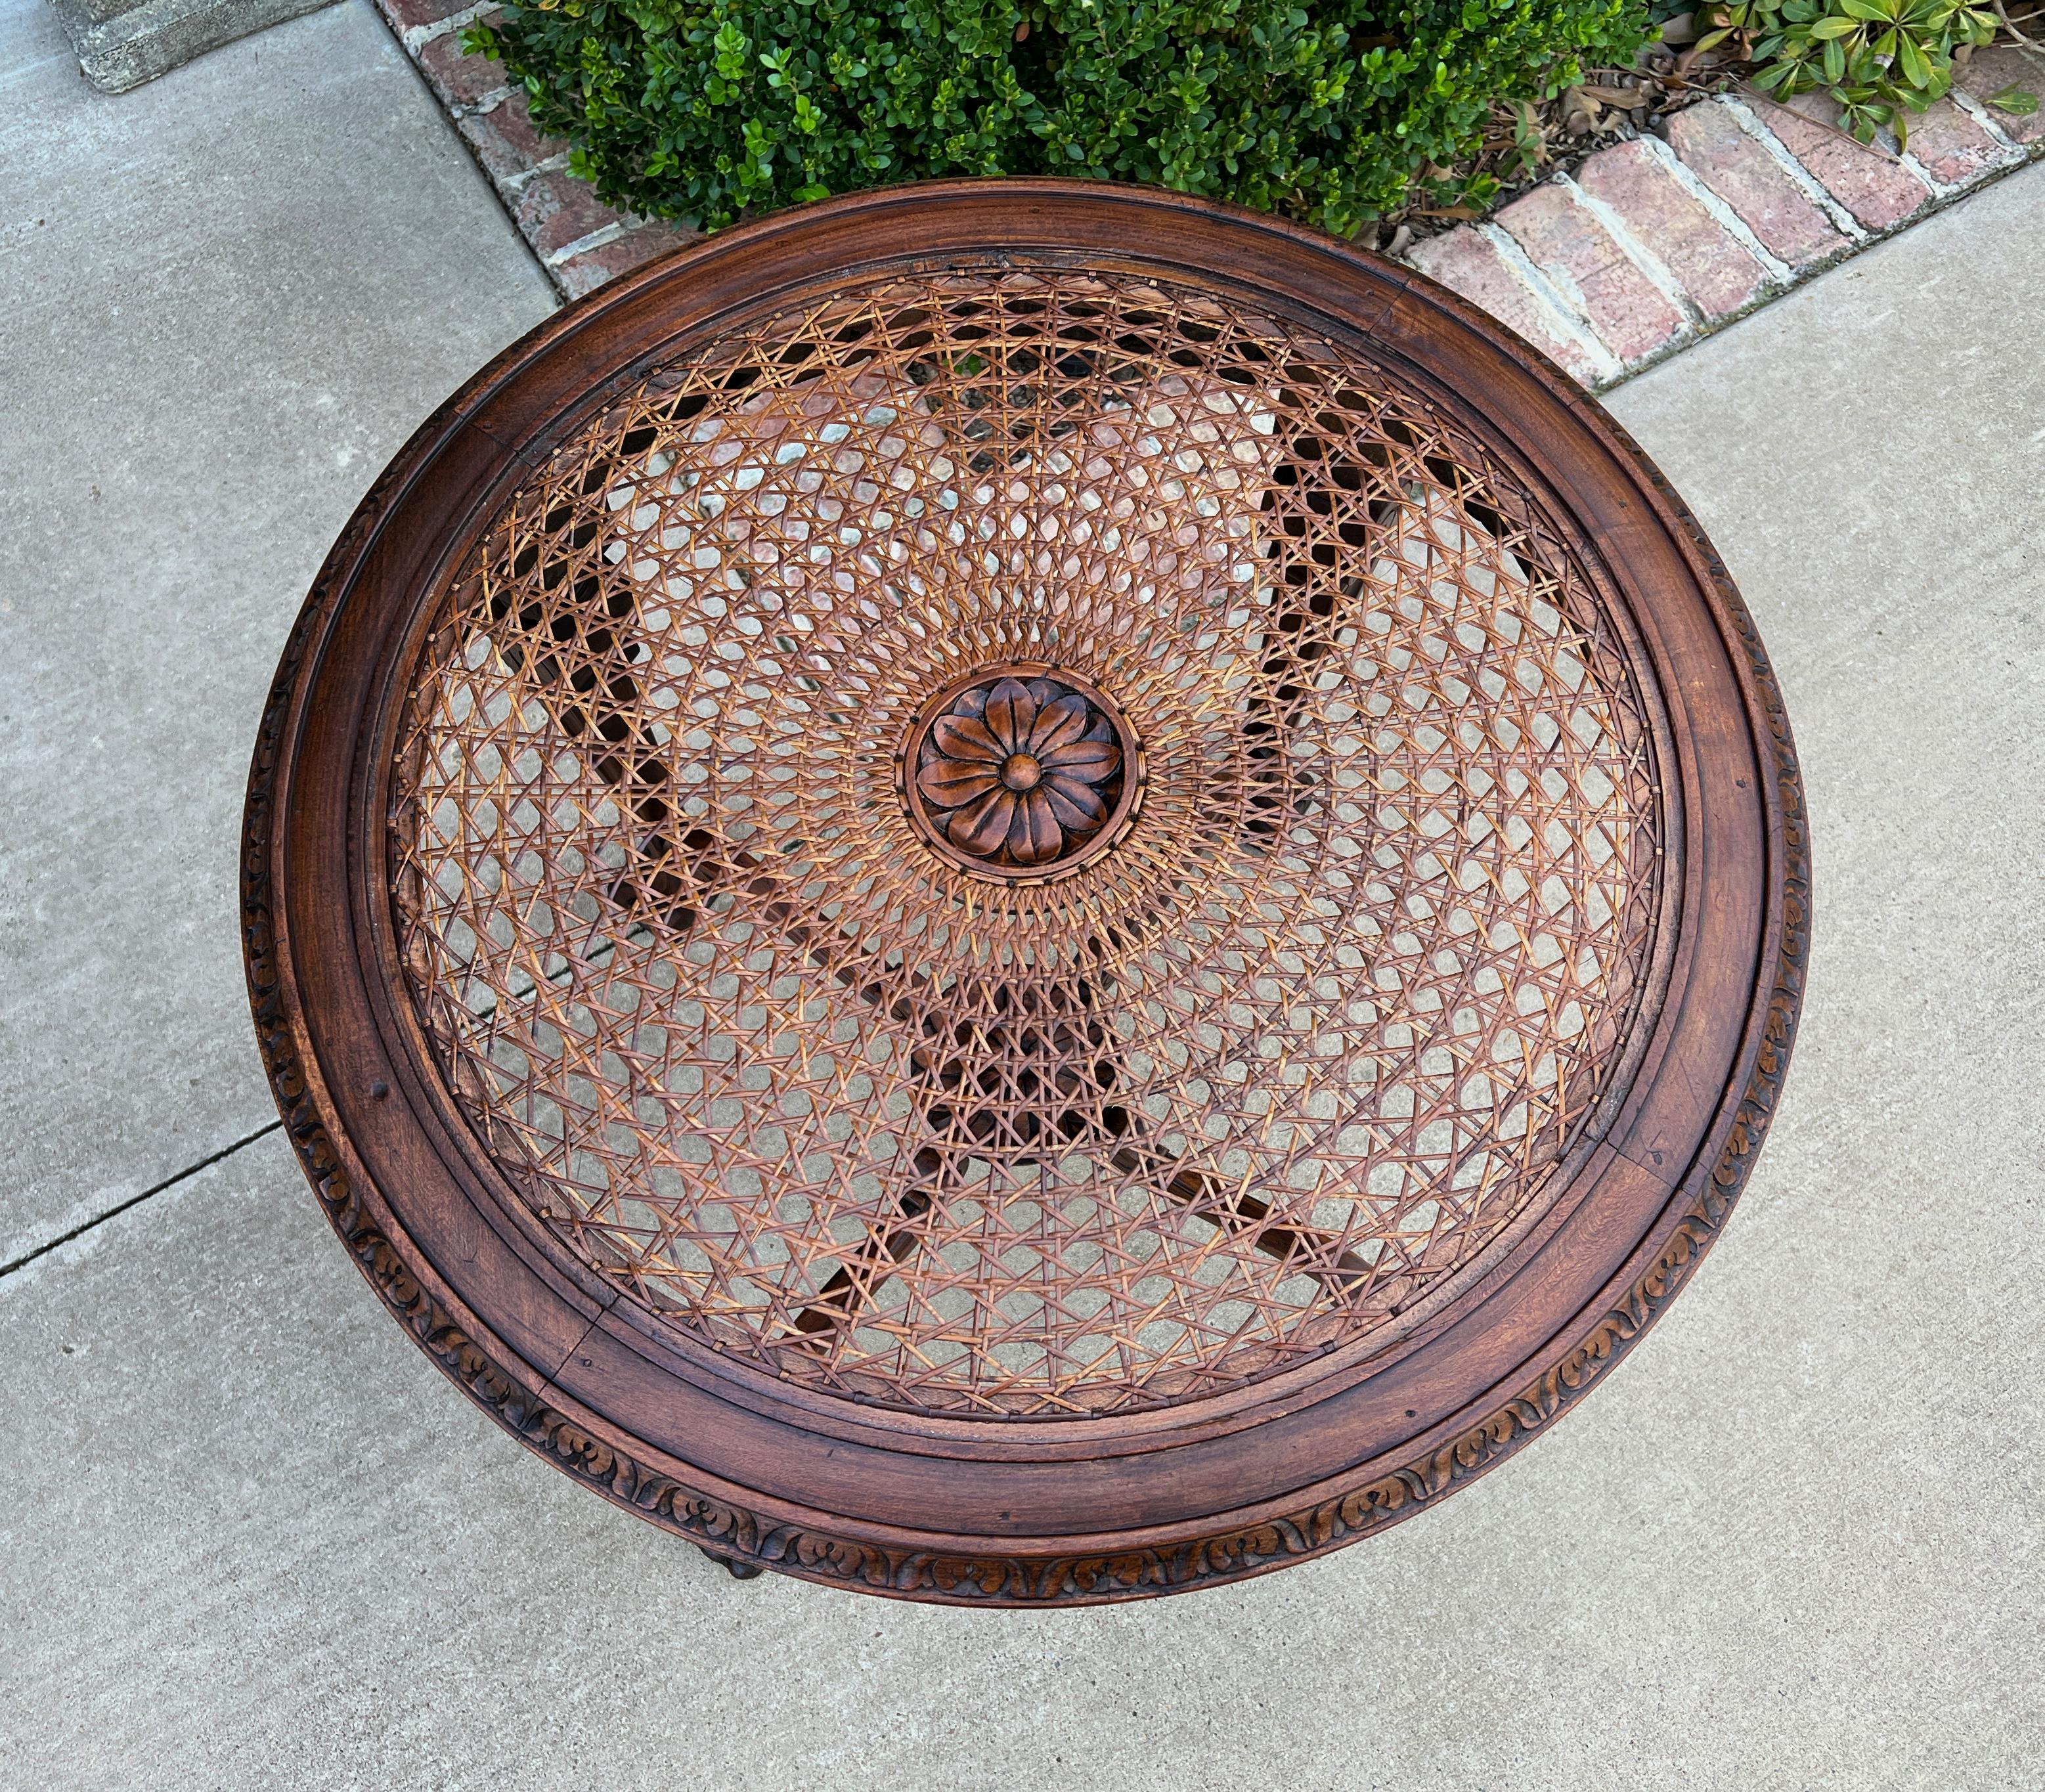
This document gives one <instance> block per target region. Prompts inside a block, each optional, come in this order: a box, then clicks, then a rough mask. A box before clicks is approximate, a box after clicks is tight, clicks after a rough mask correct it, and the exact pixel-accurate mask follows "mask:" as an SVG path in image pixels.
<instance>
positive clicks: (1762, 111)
mask: <svg viewBox="0 0 2045 1792" xmlns="http://www.w3.org/2000/svg"><path fill="white" fill-rule="evenodd" d="M2011 86H2024V87H2029V88H2030V89H2031V90H2032V91H2033V92H2041V91H2045V69H2041V68H2039V67H2037V66H2035V65H2034V64H2032V63H2029V62H2028V61H2027V60H2025V59H2024V57H2022V56H2020V54H2019V53H2018V52H2016V50H2014V49H2012V48H2007V47H2005V46H2001V45H1997V46H1995V47H1993V48H1989V49H1985V50H1981V51H1978V52H1976V53H1975V55H1974V58H1973V60H1971V61H1970V63H1968V64H1967V65H1966V67H1964V68H1963V69H1962V70H1961V71H1960V74H1959V78H1958V80H1957V81H1956V82H1955V83H1954V91H1953V94H1952V97H1951V98H1948V99H1943V100H1941V101H1939V102H1938V104H1936V105H1935V106H1933V107H1932V108H1931V110H1930V111H1928V112H1927V113H1925V114H1924V117H1921V118H1920V119H1917V120H1916V121H1913V122H1912V125H1911V127H1910V147H1909V149H1908V152H1904V153H1900V154H1899V153H1898V152H1897V151H1896V149H1895V147H1894V144H1893V140H1892V141H1890V142H1889V143H1887V144H1885V145H1883V146H1882V147H1880V148H1862V146H1861V145H1860V144H1857V143H1855V142H1854V141H1853V140H1851V138H1850V137H1847V136H1845V135H1844V134H1843V133H1841V132H1840V131H1839V130H1838V129H1837V128H1836V118H1837V109H1836V108H1835V107H1834V106H1831V102H1828V101H1826V100H1824V99H1822V98H1819V97H1818V96H1817V95H1816V94H1807V95H1805V96H1804V97H1803V98H1799V99H1796V100H1793V101H1791V102H1789V104H1788V105H1787V106H1776V105H1772V104H1770V102H1767V101H1766V100H1762V99H1761V98H1758V97H1755V96H1747V97H1738V96H1734V95H1731V94H1725V95H1719V96H1716V97H1714V98H1710V99H1706V100H1704V101H1701V102H1699V103H1698V104H1697V105H1696V106H1691V107H1689V108H1688V109H1687V110H1684V111H1681V112H1678V113H1674V114H1673V115H1672V116H1671V117H1669V118H1668V119H1667V120H1666V124H1665V127H1664V128H1665V130H1666V136H1663V137H1645V136H1643V137H1636V138H1635V139H1633V140H1631V141H1628V142H1624V143H1616V144H1612V146H1611V147H1609V148H1605V149H1600V150H1599V151H1597V152H1596V153H1595V154H1594V155H1592V156H1589V158H1588V159H1587V160H1585V162H1584V163H1583V164H1582V165H1581V167H1578V168H1577V171H1575V173H1574V174H1573V175H1558V176H1557V177H1556V178H1555V179H1554V180H1552V181H1550V182H1547V183H1544V184H1543V185H1542V186H1540V187H1536V188H1535V189H1534V190H1533V191H1532V192H1531V193H1526V194H1522V195H1521V196H1520V197H1519V198H1516V199H1515V200H1514V201H1513V202H1512V203H1511V204H1510V205H1508V206H1504V207H1502V208H1501V209H1500V210H1499V211H1498V213H1496V215H1495V216H1493V217H1491V218H1489V219H1488V220H1486V221H1484V222H1482V223H1479V224H1465V225H1458V226H1457V227H1456V228H1455V229H1454V230H1451V231H1449V232H1447V233H1446V234H1444V235H1442V236H1435V237H1431V238H1430V239H1429V240H1427V241H1426V242H1424V243H1420V244H1415V247H1414V248H1412V250H1411V252H1409V253H1408V256H1407V259H1408V260H1409V261H1410V262H1411V263H1412V264H1413V265H1414V266H1415V267H1417V268H1419V270H1420V271H1421V272H1423V274H1428V275H1432V276H1433V277H1434V278H1435V279H1438V280H1439V281H1441V282H1442V283H1443V284H1444V285H1446V286H1453V287H1454V289H1455V290H1457V291H1458V292H1459V293H1461V294H1463V296H1464V297H1465V298H1468V299H1470V300H1472V301H1473V302H1475V303H1476V304H1478V305H1481V306H1483V307H1484V309H1485V310H1487V311H1488V312H1490V313H1491V314H1492V316H1493V317H1496V318H1498V319H1499V320H1500V321H1501V322H1503V323H1505V324H1507V325H1510V326H1511V327H1512V329H1515V330H1517V331H1518V332H1519V333H1520V334H1521V335H1522V336H1525V337H1526V338H1527V340H1529V341H1531V342H1532V343H1534V344H1535V345H1536V346H1537V347H1539V348H1542V349H1543V350H1545V351H1546V352H1547V353H1548V354H1550V355H1551V356H1554V359H1555V360H1558V361H1559V362H1560V363H1562V365H1563V366H1564V367H1566V368H1568V369H1569V371H1570V372H1571V373H1572V374H1573V375H1575V376H1576V377H1577V379H1580V380H1581V381H1582V382H1583V383H1584V384H1585V385H1586V386H1589V387H1591V388H1592V390H1600V391H1601V390H1604V389H1605V388H1606V387H1608V386H1614V385H1616V384H1617V383H1619V381H1620V380H1622V379H1625V378H1626V377H1627V375H1629V374H1632V373H1637V372H1638V371H1640V369H1641V368H1643V367H1648V366H1650V365H1651V364H1652V363H1654V362H1656V361H1658V360H1661V359H1662V357H1663V356H1666V355H1669V354H1671V353H1673V352H1674V351H1676V350H1677V349H1678V348H1682V347H1684V346H1685V344H1689V343H1691V342H1694V341H1696V340H1697V339H1698V338H1699V337H1700V336H1707V335H1708V334H1710V333H1711V332H1712V331H1713V330H1716V329H1719V328H1720V327H1721V326H1722V325H1725V324H1727V323H1730V322H1731V321H1732V320H1733V319H1734V318H1735V317H1743V316H1745V315H1746V313H1747V312H1749V311H1751V310H1754V308H1755V307H1756V306H1759V305H1764V304H1766V302H1768V301H1769V300H1770V299H1771V298H1775V297H1776V296H1777V295H1778V294H1781V293H1783V292H1785V291H1787V290H1789V288H1790V287H1791V286H1796V285H1797V284H1799V283H1801V282H1802V281H1804V280H1805V279H1808V278H1809V277H1810V276H1811V275H1813V274H1816V273H1817V272H1819V271H1821V270H1822V269H1824V268H1827V267H1831V266H1832V265H1833V264H1834V263H1835V262H1839V261H1842V260H1845V259H1846V258H1847V256H1851V255H1854V254H1857V253H1858V252H1859V251H1861V250H1862V249H1864V248H1867V247H1868V246H1869V245H1870V244H1873V243H1875V242H1877V241H1879V240H1881V238H1883V237H1885V236H1889V235H1892V234H1893V233H1895V232H1896V231H1897V230H1900V229H1903V228H1904V226H1905V225H1909V224H1912V223H1914V222H1915V221H1916V220H1917V219H1919V218H1920V217H1924V216H1926V215H1928V213H1931V212H1933V211H1935V210H1938V209H1939V207H1940V206H1944V205H1946V204H1947V203H1948V202H1951V200H1953V199H1955V198H1958V197H1959V196H1960V195H1961V194H1963V193H1966V192H1968V191H1969V190H1971V189H1973V188H1974V187H1978V186H1980V185H1981V183H1983V182H1985V181H1989V180H1992V179H1995V178H1996V177H1997V175H2002V174H2005V173H2007V172H2008V171H2010V170H2011V169H2012V168H2016V167H2022V166H2023V165H2024V163H2026V162H2029V161H2035V160H2039V159H2041V158H2045V111H2041V112H2035V113H2031V114H2029V115H2028V116H2027V117H2010V116H2007V115H2005V114H2003V113H1997V112H1993V111H1991V110H1989V107H1988V106H1987V105H1986V104H1985V102H1986V100H1987V98H1988V96H1989V94H1994V93H1997V92H2000V91H2001V90H2002V89H2003V88H2005V87H2011ZM1828 126H1831V127H1833V128H1831V129H1827V127H1828Z"/></svg>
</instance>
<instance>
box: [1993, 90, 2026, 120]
mask: <svg viewBox="0 0 2045 1792" xmlns="http://www.w3.org/2000/svg"><path fill="white" fill-rule="evenodd" d="M1988 102H1989V105H1990V106H1993V107H1994V108H1995V109H1996V110H1997V111H1998V112H2006V113H2008V114H2009V116H2010V117H2012V118H2028V117H2030V116H2031V114H2032V113H2034V112H2035V111H2036V110H2038V96H2037V94H2034V93H2033V92H2032V90H2030V89H2029V88H2028V87H2016V86H2011V87H2005V88H2004V89H2003V90H2001V92H2000V93H1993V94H1989V96H1988Z"/></svg>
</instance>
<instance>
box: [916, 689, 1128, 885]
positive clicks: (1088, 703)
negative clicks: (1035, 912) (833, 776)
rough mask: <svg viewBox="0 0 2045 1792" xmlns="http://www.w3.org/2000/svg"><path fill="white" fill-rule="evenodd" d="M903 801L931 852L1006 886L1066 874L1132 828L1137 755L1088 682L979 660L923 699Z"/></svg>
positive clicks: (1124, 725) (1117, 715) (1115, 712)
mask: <svg viewBox="0 0 2045 1792" xmlns="http://www.w3.org/2000/svg"><path fill="white" fill-rule="evenodd" d="M901 758H902V772H903V783H902V791H903V806H904V807H905V808H906V809H907V811H908V813H909V816H910V818H911V821H913V822H914V823H915V826H916V829H917V831H918V832H919V834H921V836H922V838H923V840H925V842H926V844H928V845H929V846H930V849H931V850H932V851H933V852H935V853H937V854H938V856H940V857H941V858H942V859H945V860H946V861H947V862H948V863H951V864H953V865H954V866H956V867H958V868H959V869H960V870H962V871H969V872H971V873H972V874H973V875H976V876H980V877H988V878H995V879H1000V880H1002V881H1003V882H1014V883H1027V882H1038V883H1041V882H1044V881H1046V880H1047V879H1053V878H1059V877H1063V876H1065V875H1069V873H1071V872H1073V871H1076V870H1078V869H1079V868H1080V867H1081V866H1082V865H1084V864H1087V863H1090V862H1092V860H1094V859H1098V858H1099V857H1100V856H1101V855H1102V854H1103V853H1104V852H1107V851H1108V850H1109V849H1110V848H1111V847H1113V846H1114V845H1115V843H1116V842H1117V841H1118V840H1120V839H1122V838H1123V836H1124V835H1125V834H1126V833H1127V832H1128V829H1129V826H1130V823H1131V822H1132V821H1134V819H1135V815H1136V810H1137V807H1138V804H1139V802H1141V799H1142V786H1143V775H1142V751H1141V748H1139V747H1138V743H1137V740H1136V737H1135V735H1134V733H1133V732H1132V731H1131V730H1130V726H1129V724H1128V722H1127V721H1126V719H1125V718H1124V717H1123V713H1122V712H1121V710H1120V709H1119V707H1118V706H1116V705H1115V703H1114V702H1112V701H1111V699H1110V698H1108V697H1107V696H1106V695H1105V694H1103V692H1102V691H1101V690H1099V689H1098V688H1097V687H1096V686H1095V685H1094V684H1092V683H1091V682H1090V681H1089V680H1088V679H1084V678H1083V677H1081V676H1080V675H1079V674H1077V673H1076V672H1073V671H1069V670H1066V669H1062V668H1058V667H1049V666H1042V665H1028V664H1020V663H1019V664H1011V665H1006V666H997V667H983V668H980V670H977V671H973V672H971V673H969V674H968V675H966V676H965V677H964V678H962V679H955V680H953V682H952V683H949V684H948V685H946V686H945V687H944V689H943V690H940V691H939V692H938V694H937V695H936V696H935V697H934V698H931V699H930V701H929V702H926V703H925V704H924V705H923V706H922V709H919V711H918V712H917V713H916V715H915V718H914V720H913V721H912V722H911V725H910V728H909V730H908V733H907V736H906V737H905V739H904V742H903V750H902V755H901Z"/></svg>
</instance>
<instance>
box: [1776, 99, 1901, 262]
mask: <svg viewBox="0 0 2045 1792" xmlns="http://www.w3.org/2000/svg"><path fill="white" fill-rule="evenodd" d="M1748 103H1749V104H1750V106H1753V108H1754V113H1755V116H1756V117H1758V118H1759V119H1760V120H1761V121H1762V123H1763V124H1764V125H1766V126H1767V127H1768V128H1769V129H1770V130H1771V131H1773V133H1775V134H1776V136H1777V137H1779V138H1781V140H1782V144H1783V146H1784V147H1785V148H1786V149H1788V150H1789V153H1790V154H1791V155H1793V156H1795V157H1796V158H1797V160H1798V161H1799V162H1800V163H1803V164H1804V167H1806V168H1807V169H1808V170H1809V171H1810V172H1811V173H1812V175H1816V177H1817V180H1818V183H1819V184H1820V186H1822V187H1824V190H1826V191H1827V193H1829V194H1831V196H1832V197H1833V198H1835V199H1836V200H1838V201H1839V203H1840V204H1841V205H1843V206H1845V207H1846V209H1847V210H1848V211H1850V212H1851V213H1853V215H1854V219H1855V221H1857V222H1858V224H1859V225H1861V227H1862V229H1866V230H1886V229H1889V227H1890V226H1891V225H1896V224H1900V223H1901V222H1902V221H1903V220H1904V218H1906V217H1909V215H1910V214H1911V213H1912V212H1916V211H1921V210H1924V207H1925V206H1928V205H1930V204H1931V198H1932V195H1931V189H1930V188H1929V187H1927V186H1925V184H1924V182H1922V181H1921V180H1920V179H1918V178H1917V177H1916V175H1913V174H1912V173H1911V171H1909V169H1908V168H1907V167H1904V165H1903V163H1901V161H1900V160H1898V159H1897V157H1896V156H1893V155H1891V154H1889V152H1887V151H1886V150H1877V149H1864V148H1862V147H1861V146H1860V144H1857V143H1855V142H1854V141H1853V140H1852V139H1851V137H1846V136H1844V135H1843V134H1841V133H1839V132H1838V131H1837V130H1836V129H1834V130H1827V129H1824V128H1823V127H1824V126H1826V125H1834V126H1836V125H1837V124H1838V123H1839V108H1838V107H1837V106H1835V105H1834V104H1833V103H1832V102H1831V101H1830V100H1828V99H1827V98H1825V97H1824V94H1799V95H1798V96H1797V98H1795V99H1793V100H1791V101H1789V102H1788V104H1787V106H1771V105H1770V104H1769V103H1767V102H1766V101H1763V100H1750V101H1749V102H1748Z"/></svg>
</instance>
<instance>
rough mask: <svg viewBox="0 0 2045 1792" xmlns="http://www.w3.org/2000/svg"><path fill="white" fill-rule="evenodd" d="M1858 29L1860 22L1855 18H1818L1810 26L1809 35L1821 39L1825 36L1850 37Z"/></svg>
mask: <svg viewBox="0 0 2045 1792" xmlns="http://www.w3.org/2000/svg"><path fill="white" fill-rule="evenodd" d="M1859 29H1860V23H1859V21H1858V20H1856V19H1842V18H1829V19H1820V20H1819V21H1818V22H1817V23H1816V25H1812V27H1811V35H1812V37H1817V38H1821V39H1822V38H1827V37H1851V36H1852V35H1853V34H1854V33H1855V32H1856V31H1858V30H1859Z"/></svg>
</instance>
